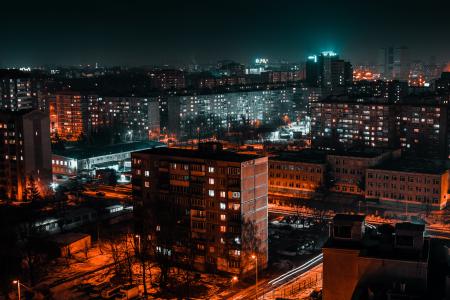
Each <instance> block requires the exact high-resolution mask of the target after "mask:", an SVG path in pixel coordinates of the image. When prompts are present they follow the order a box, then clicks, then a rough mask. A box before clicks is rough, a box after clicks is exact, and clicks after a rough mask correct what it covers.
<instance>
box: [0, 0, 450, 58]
mask: <svg viewBox="0 0 450 300" xmlns="http://www.w3.org/2000/svg"><path fill="white" fill-rule="evenodd" d="M241 2H242V1H234V0H230V1H228V2H226V3H211V2H209V1H203V0H202V1H195V2H184V1H181V0H171V1H164V3H161V2H159V3H151V2H149V1H138V0H136V1H127V2H126V3H120V4H119V3H109V2H107V1H104V0H99V1H91V2H87V1H84V0H83V1H76V2H75V1H71V3H67V2H65V3H62V2H57V1H52V0H49V1H44V2H35V1H25V3H24V2H20V3H13V2H11V1H10V2H7V3H3V4H2V6H3V7H4V12H5V13H4V16H2V19H0V24H1V25H2V27H3V28H6V29H8V30H4V32H3V39H2V40H3V41H4V44H3V47H1V48H0V66H2V67H19V66H28V65H30V66H34V67H36V66H41V65H79V64H95V63H96V62H97V63H99V64H100V65H129V66H141V65H163V64H188V63H198V64H204V63H212V62H216V61H217V60H221V59H232V60H236V61H238V62H241V63H244V64H245V63H249V62H250V61H252V60H254V59H255V58H256V57H268V58H269V59H271V60H282V59H284V60H288V61H291V62H301V61H304V60H305V58H306V57H307V56H308V55H310V54H314V53H317V52H320V51H323V50H334V51H336V52H338V53H339V54H341V56H342V57H343V58H345V59H348V60H351V61H352V62H353V63H354V64H358V63H373V62H375V61H376V55H377V50H378V49H379V48H382V47H387V46H391V45H393V46H407V47H409V49H410V53H411V55H410V56H411V59H421V60H423V61H425V62H428V61H429V60H430V57H431V56H436V59H437V61H438V62H447V61H449V60H450V55H449V54H448V53H450V41H449V40H448V39H446V37H447V36H448V29H449V28H450V18H448V17H446V12H447V11H448V8H449V6H450V5H449V4H448V3H446V2H445V1H440V0H432V1H427V2H426V3H425V4H424V3H423V1H404V0H400V1H395V3H391V2H392V1H385V0H383V1H376V2H370V3H369V2H365V3H361V1H355V0H349V1H345V2H336V1H324V0H322V1H314V2H307V3H306V2H301V3H300V1H298V2H294V1H286V0H282V1H277V2H276V3H273V2H269V1H253V0H250V1H245V3H241ZM13 11H19V12H20V13H19V14H16V13H14V14H13V13H8V12H13Z"/></svg>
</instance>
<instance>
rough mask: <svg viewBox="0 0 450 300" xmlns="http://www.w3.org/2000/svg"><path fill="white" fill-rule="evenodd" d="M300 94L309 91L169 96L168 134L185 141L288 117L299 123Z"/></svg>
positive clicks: (285, 90)
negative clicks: (235, 127) (297, 120)
mask: <svg viewBox="0 0 450 300" xmlns="http://www.w3.org/2000/svg"><path fill="white" fill-rule="evenodd" d="M300 94H302V95H306V94H307V91H305V90H303V89H301V88H297V87H293V88H283V89H264V90H251V91H240V92H231V93H204V94H195V93H192V94H189V95H180V96H178V95H176V96H170V97H169V99H168V108H169V115H168V119H169V121H168V126H169V128H168V129H169V133H171V134H173V135H175V136H177V138H178V139H179V140H183V139H189V138H197V137H198V136H199V135H201V137H205V136H210V135H212V134H214V133H215V132H217V130H218V129H224V130H228V129H229V128H230V127H231V126H233V125H236V124H243V123H248V124H256V123H259V124H271V123H274V122H278V121H279V120H280V119H283V118H284V117H285V116H287V117H288V118H289V119H290V120H296V119H297V116H298V112H299V110H300V109H301V106H300V105H298V103H297V101H296V98H295V95H300ZM313 96H314V95H313ZM299 101H301V100H300V99H299Z"/></svg>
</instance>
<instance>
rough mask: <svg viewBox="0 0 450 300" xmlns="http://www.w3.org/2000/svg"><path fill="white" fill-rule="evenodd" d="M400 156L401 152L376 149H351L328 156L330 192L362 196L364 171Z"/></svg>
mask: <svg viewBox="0 0 450 300" xmlns="http://www.w3.org/2000/svg"><path fill="white" fill-rule="evenodd" d="M400 155H401V150H390V149H378V148H352V149H349V150H348V151H343V152H336V153H332V154H328V155H327V161H328V164H329V170H330V173H329V180H330V191H332V192H338V193H347V194H354V195H359V196H363V195H364V188H365V174H366V169H367V168H369V167H372V166H376V165H378V164H380V163H382V162H383V161H385V160H388V159H390V158H397V157H400Z"/></svg>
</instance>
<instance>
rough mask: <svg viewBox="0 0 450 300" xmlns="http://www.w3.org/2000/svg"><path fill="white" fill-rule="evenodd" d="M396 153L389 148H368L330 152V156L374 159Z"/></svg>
mask: <svg viewBox="0 0 450 300" xmlns="http://www.w3.org/2000/svg"><path fill="white" fill-rule="evenodd" d="M392 151H394V149H389V148H368V147H354V148H350V149H347V150H338V151H335V152H330V153H329V155H336V156H352V157H360V158H374V157H377V156H380V155H383V154H385V153H389V152H392Z"/></svg>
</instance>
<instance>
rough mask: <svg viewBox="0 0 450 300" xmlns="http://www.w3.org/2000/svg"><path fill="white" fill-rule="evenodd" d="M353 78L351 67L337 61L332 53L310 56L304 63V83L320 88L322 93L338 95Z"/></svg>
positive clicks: (325, 52) (337, 58) (340, 60)
mask: <svg viewBox="0 0 450 300" xmlns="http://www.w3.org/2000/svg"><path fill="white" fill-rule="evenodd" d="M352 78H353V70H352V66H351V64H350V63H349V62H346V61H344V60H342V59H339V55H338V54H337V53H335V52H333V51H324V52H322V53H321V54H320V55H311V56H309V57H308V60H307V61H306V81H307V82H308V83H309V84H311V85H312V86H321V87H322V88H323V90H324V93H340V92H343V91H344V90H345V87H346V86H348V85H350V84H351V82H352Z"/></svg>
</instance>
